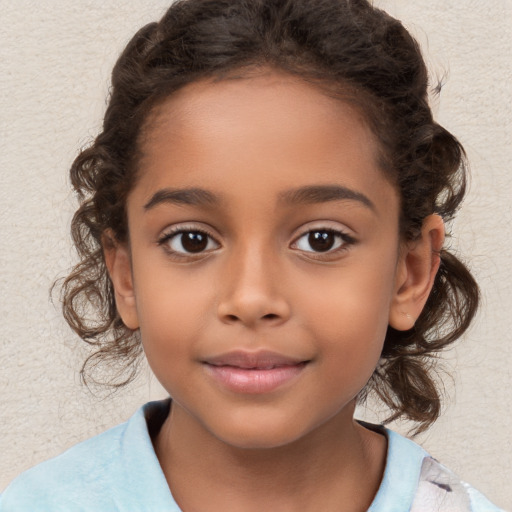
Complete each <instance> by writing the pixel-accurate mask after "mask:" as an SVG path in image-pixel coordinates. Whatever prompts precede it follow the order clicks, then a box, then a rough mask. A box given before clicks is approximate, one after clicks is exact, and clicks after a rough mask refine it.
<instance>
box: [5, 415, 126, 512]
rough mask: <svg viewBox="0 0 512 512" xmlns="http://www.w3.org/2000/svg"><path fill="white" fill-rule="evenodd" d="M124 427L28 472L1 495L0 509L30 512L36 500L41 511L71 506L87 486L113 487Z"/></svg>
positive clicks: (75, 447)
mask: <svg viewBox="0 0 512 512" xmlns="http://www.w3.org/2000/svg"><path fill="white" fill-rule="evenodd" d="M125 429H126V424H122V425H119V426H117V427H114V428H113V429H110V430H107V431H106V432H104V433H102V434H100V435H98V436H95V437H93V438H91V439H88V440H87V441H84V442H82V443H80V444H78V445H76V446H74V447H72V448H71V449H69V450H67V451H66V452H64V453H62V454H61V455H59V456H58V457H55V458H53V459H50V460H48V461H46V462H43V463H41V464H39V465H37V466H35V467H33V468H31V469H29V470H28V471H25V472H24V473H22V474H21V475H20V476H18V477H17V478H16V479H15V480H14V481H13V482H12V483H11V484H10V485H9V486H8V487H7V489H6V490H5V491H4V493H3V494H2V495H1V498H0V505H1V506H0V510H1V511H2V512H3V511H4V510H5V511H8V510H19V511H20V512H21V511H25V510H27V511H28V510H33V507H34V504H35V503H38V506H39V507H41V509H42V510H44V507H45V506H46V505H48V506H50V504H52V506H55V505H56V504H57V503H59V502H61V503H67V504H68V505H69V504H70V503H73V502H74V501H78V499H80V498H81V496H80V490H81V489H82V488H83V487H84V486H85V485H88V486H91V487H94V488H95V489H98V490H99V489H100V488H105V487H108V486H110V485H111V483H112V482H111V479H112V478H113V475H115V474H116V473H117V471H116V470H117V468H116V467H115V466H116V465H117V464H118V463H119V451H120V443H121V439H122V437H123V433H124V431H125ZM31 507H32V508H31Z"/></svg>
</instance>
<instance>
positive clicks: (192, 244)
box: [179, 231, 208, 252]
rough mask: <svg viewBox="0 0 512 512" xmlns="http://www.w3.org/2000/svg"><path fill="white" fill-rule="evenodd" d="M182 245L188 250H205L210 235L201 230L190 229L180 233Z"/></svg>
mask: <svg viewBox="0 0 512 512" xmlns="http://www.w3.org/2000/svg"><path fill="white" fill-rule="evenodd" d="M179 238H180V242H181V246H182V247H183V249H185V251H187V252H201V251H204V250H205V249H206V247H207V245H208V235H206V234H204V233H201V232H199V231H188V232H186V233H181V235H180V237H179Z"/></svg>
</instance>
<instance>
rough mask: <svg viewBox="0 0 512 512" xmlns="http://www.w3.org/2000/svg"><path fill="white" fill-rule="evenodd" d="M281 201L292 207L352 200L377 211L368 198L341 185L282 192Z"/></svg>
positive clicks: (317, 186)
mask: <svg viewBox="0 0 512 512" xmlns="http://www.w3.org/2000/svg"><path fill="white" fill-rule="evenodd" d="M280 199H281V200H282V201H283V202H285V203H287V204H290V205H296V204H314V203H326V202H328V201H343V200H351V201H358V202H360V203H362V204H363V205H364V206H366V207H367V208H369V209H370V210H373V211H375V205H374V204H373V202H372V201H371V200H370V199H369V198H368V197H367V196H365V195H364V194H362V193H361V192H357V191H355V190H352V189H350V188H347V187H343V186H341V185H311V186H306V187H300V188H296V189H293V190H287V191H285V192H282V193H281V194H280Z"/></svg>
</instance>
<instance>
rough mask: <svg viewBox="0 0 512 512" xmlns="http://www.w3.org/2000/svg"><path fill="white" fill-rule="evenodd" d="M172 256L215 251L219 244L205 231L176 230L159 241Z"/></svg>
mask: <svg viewBox="0 0 512 512" xmlns="http://www.w3.org/2000/svg"><path fill="white" fill-rule="evenodd" d="M158 243H159V245H163V246H164V247H166V249H167V250H168V251H169V252H171V253H174V254H180V255H187V254H200V253H202V252H206V251H210V250H212V249H217V248H218V247H219V244H218V243H217V242H216V241H215V240H214V239H213V238H212V237H211V236H210V235H209V234H208V233H206V232H205V231H201V230H196V229H177V230H175V231H171V232H170V233H167V234H165V235H164V236H163V237H162V238H161V239H160V240H159V241H158Z"/></svg>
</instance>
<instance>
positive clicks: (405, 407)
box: [62, 0, 479, 431]
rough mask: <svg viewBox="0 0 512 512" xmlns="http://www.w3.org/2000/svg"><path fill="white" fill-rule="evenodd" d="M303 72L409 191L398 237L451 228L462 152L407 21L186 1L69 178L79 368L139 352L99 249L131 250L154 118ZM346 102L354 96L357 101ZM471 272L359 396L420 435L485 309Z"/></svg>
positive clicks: (345, 1) (360, 11) (129, 72)
mask: <svg viewBox="0 0 512 512" xmlns="http://www.w3.org/2000/svg"><path fill="white" fill-rule="evenodd" d="M262 67H264V68H266V69H268V68H272V69H277V70H280V71H284V72H286V73H289V74H293V75H296V76H298V77H300V78H301V79H303V80H306V81H309V82H312V83H315V84H317V85H318V86H319V87H321V88H322V89H323V90H324V91H326V93H332V92H333V91H341V92H342V93H343V94H345V99H346V98H347V97H349V99H348V101H354V102H355V103H356V104H357V106H358V108H359V109H360V110H361V112H362V113H363V115H364V116H365V118H366V119H367V120H368V122H369V124H370V126H371V128H372V130H373V131H374V133H375V135H376V136H377V138H378V140H379V141H380V143H381V149H382V155H383V156H382V162H380V163H381V166H382V168H383V169H384V171H385V172H386V173H387V174H388V175H389V176H390V177H391V179H392V180H393V183H395V184H396V186H397V188H398V190H399V191H400V197H401V221H400V222H401V233H402V238H403V239H404V240H414V239H415V238H416V237H418V235H419V233H420V230H421V226H422V222H423V220H424V219H425V218H426V217H427V216H428V215H430V214H432V213H433V212H437V213H438V214H440V215H441V216H442V217H443V218H444V219H445V220H446V221H448V220H450V219H451V218H452V217H453V215H454V214H455V212H456V210H457V208H458V207H459V205H460V203H461V201H462V199H463V196H464V193H465V188H466V166H465V155H464V150H463V148H462V146H461V145H460V143H459V142H458V141H457V139H455V137H454V136H453V135H451V134H450V133H449V132H448V131H446V130H445V129H444V128H443V127H441V126H440V125H439V124H437V123H436V122H435V121H434V120H433V117H432V113H431V110H430V108H429V105H428V87H429V84H428V73H427V70H426V67H425V64H424V61H423V58H422V56H421V52H420V49H419V47H418V44H417V42H416V41H415V40H414V39H413V38H412V36H411V35H410V34H409V33H408V32H407V30H406V29H405V28H404V27H403V26H402V24H401V23H400V22H399V21H397V20H395V19H394V18H392V17H391V16H389V15H388V14H386V13H385V12H383V11H381V10H379V9H377V8H374V7H373V6H371V5H370V3H369V2H368V1H366V0H315V2H311V1H310V0H178V1H177V2H175V3H174V4H173V5H172V6H171V7H170V8H169V10H168V11H167V12H166V14H165V15H164V16H163V18H162V19H161V20H160V21H159V22H158V23H150V24H148V25H146V26H145V27H143V28H142V29H141V30H139V32H138V33H137V34H136V35H135V36H134V37H133V38H132V40H131V41H130V42H129V44H128V46H127V47H126V49H125V50H124V52H123V53H122V55H121V56H120V58H119V60H118V61H117V63H116V65H115V67H114V70H113V73H112V88H111V93H110V98H109V103H108V108H107V110H106V113H105V119H104V124H103V130H102V132H101V133H100V134H99V135H98V136H97V137H96V139H95V140H94V142H93V143H92V145H91V146H90V147H88V148H87V149H85V150H83V151H82V152H81V153H80V154H79V156H78V157H77V158H76V160H75V161H74V163H73V165H72V168H71V180H72V184H73V187H74V189H75V191H76V192H77V194H78V196H79V199H80V207H79V208H78V210H77V212H76V214H75V216H74V218H73V221H72V227H71V230H72V235H73V240H74V243H75V246H76V248H77V250H78V253H79V256H80V260H81V261H80V262H79V263H78V265H77V266H76V267H75V268H74V269H73V271H72V273H71V274H70V275H69V276H68V277H67V278H66V279H65V280H64V282H63V287H62V300H63V311H64V316H65V318H66V320H67V321H68V323H69V325H70V326H71V327H72V328H73V329H74V331H75V332H77V333H78V334H79V336H80V337H81V338H82V339H83V340H84V341H86V342H87V343H89V344H91V345H92V346H93V347H94V348H93V352H92V354H91V355H90V356H89V357H88V359H87V360H86V361H85V363H84V366H83V367H82V373H81V374H82V377H83V379H84V380H85V381H87V379H89V380H90V379H91V378H92V379H94V375H93V376H92V377H91V370H93V369H94V368H95V367H96V366H97V364H98V363H99V362H109V363H114V362H115V364H116V365H119V364H120V362H122V363H123V368H126V370H127V372H128V373H123V374H121V375H119V374H118V375H117V378H114V379H113V380H112V381H110V382H109V384H110V385H112V386H122V385H123V384H125V383H127V382H128V381H130V380H131V379H132V378H133V376H134V374H135V371H136V367H137V365H136V364H135V363H136V362H137V361H138V358H139V355H140V354H141V352H142V349H141V343H140V340H139V337H138V332H134V331H131V330H129V329H128V328H127V327H125V325H124V324H123V322H122V320H121V318H120V316H119V314H118V312H117V310H116V305H115V300H114V293H113V287H112V282H111V281H110V278H109V276H108V272H107V269H106V266H105V260H104V256H103V247H102V243H103V242H102V240H103V238H102V237H103V235H104V234H105V232H106V230H110V232H113V233H114V234H115V236H116V238H117V239H118V240H119V241H126V240H127V237H128V233H127V220H126V198H127V195H128V194H129V193H130V190H131V189H132V187H133V186H134V183H135V180H136V176H137V155H138V137H139V135H140V132H141V130H142V128H143V126H144V123H145V122H146V121H147V120H148V116H149V114H150V112H151V111H152V109H153V108H154V107H155V106H157V105H158V104H159V103H160V102H162V101H163V100H164V99H165V98H167V97H168V96H169V95H171V94H173V93H174V92H175V91H177V90H178V89H180V88H182V87H184V86H185V85H187V84H189V83H191V82H194V81H196V80H199V79H204V78H215V79H222V78H223V77H226V76H227V75H229V74H230V73H238V74H242V75H243V73H244V72H246V71H247V70H248V69H258V68H262ZM347 91H348V96H347ZM478 298H479V293H478V287H477V285H476V283H475V281H474V279H473V278H472V276H471V274H470V273H469V271H468V270H467V268H466V267H465V266H464V264H463V263H461V262H460V261H459V260H458V259H457V258H456V257H455V256H454V255H453V254H451V253H450V252H449V251H448V250H446V249H443V250H442V251H441V266H440V270H439V272H438V273H437V276H436V278H435V282H434V286H433V289H432V292H431V294H430V297H429V299H428V301H427V304H426V306H425V308H424V310H423V312H422V314H421V316H420V317H419V318H418V320H417V322H416V325H415V327H414V328H413V329H411V330H409V331H406V332H401V331H397V330H394V329H392V328H391V327H390V328H389V329H388V333H387V336H386V339H385V343H384V350H383V352H382V358H381V362H380V364H379V366H378V368H377V369H376V370H375V372H374V374H373V376H372V378H371V380H370V382H369V383H368V385H367V387H366V389H365V390H364V392H363V393H362V394H361V396H362V397H363V396H366V394H367V392H369V391H374V392H375V393H376V394H377V395H378V396H379V397H380V398H381V399H382V400H383V401H384V402H385V404H387V405H388V406H389V407H390V409H391V415H390V418H389V419H395V418H398V417H402V416H403V417H406V418H408V419H410V420H412V421H414V422H416V425H417V429H416V430H417V431H421V430H424V429H426V428H428V427H429V426H430V425H431V424H432V423H433V422H434V421H435V420H436V418H437V417H438V415H439V413H440V407H441V400H440V392H439V389H438V384H437V383H436V379H435V378H434V377H433V375H432V368H433V365H432V363H433V361H435V359H436V358H437V354H438V352H439V351H440V350H441V349H443V348H444V347H446V346H447V345H449V344H451V343H452V342H453V341H454V340H456V339H457V338H458V337H459V336H460V335H461V334H462V333H463V332H464V331H465V330H466V329H467V328H468V326H469V324H470V322H471V319H472V318H473V316H474V314H475V311H476V309H477V305H478Z"/></svg>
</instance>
